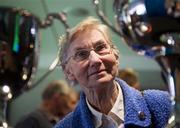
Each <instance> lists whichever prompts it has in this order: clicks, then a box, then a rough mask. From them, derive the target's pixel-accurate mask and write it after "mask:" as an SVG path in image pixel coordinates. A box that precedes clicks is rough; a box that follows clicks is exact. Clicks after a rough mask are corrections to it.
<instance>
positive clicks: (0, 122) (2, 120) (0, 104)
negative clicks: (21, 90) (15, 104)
mask: <svg viewBox="0 0 180 128" xmlns="http://www.w3.org/2000/svg"><path fill="white" fill-rule="evenodd" d="M0 110H1V113H0V127H1V128H8V123H7V100H2V99H1V100H0Z"/></svg>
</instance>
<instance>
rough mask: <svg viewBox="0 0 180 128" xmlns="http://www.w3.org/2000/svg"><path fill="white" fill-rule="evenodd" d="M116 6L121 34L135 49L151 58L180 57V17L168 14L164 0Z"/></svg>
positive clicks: (141, 1)
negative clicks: (173, 55) (172, 55)
mask: <svg viewBox="0 0 180 128" xmlns="http://www.w3.org/2000/svg"><path fill="white" fill-rule="evenodd" d="M117 6H119V7H121V8H119V9H117V15H118V23H119V26H120V32H121V34H122V36H123V38H124V40H125V41H126V42H127V44H128V45H129V46H130V47H131V48H132V49H133V50H135V51H137V52H138V53H139V54H141V55H145V56H148V57H156V56H159V55H170V54H180V34H179V32H180V16H177V17H175V16H174V15H175V14H174V13H173V14H171V13H168V7H169V6H170V5H169V6H168V5H167V7H166V1H165V0H132V1H131V2H129V1H127V2H124V3H121V4H120V5H116V8H118V7H117ZM169 8H170V7H169ZM176 15H177V14H176Z"/></svg>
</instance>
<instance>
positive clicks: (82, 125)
mask: <svg viewBox="0 0 180 128" xmlns="http://www.w3.org/2000/svg"><path fill="white" fill-rule="evenodd" d="M73 127H75V128H94V124H93V120H92V114H91V112H90V111H89V109H88V106H87V104H86V98H85V94H84V93H81V97H80V101H79V104H78V106H77V108H76V110H75V111H74V114H73Z"/></svg>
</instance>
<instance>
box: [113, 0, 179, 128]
mask: <svg viewBox="0 0 180 128" xmlns="http://www.w3.org/2000/svg"><path fill="white" fill-rule="evenodd" d="M114 9H115V11H116V14H117V21H118V24H119V30H120V35H121V37H123V39H124V40H125V42H126V43H127V44H128V45H129V46H130V47H131V48H132V49H133V50H134V51H136V52H137V53H138V54H140V55H144V56H147V57H150V58H153V59H155V60H156V61H157V62H158V63H159V65H160V66H161V69H162V76H163V79H164V81H165V83H166V85H167V86H168V90H169V93H170V95H171V100H172V106H173V108H174V112H173V115H172V117H171V119H170V120H169V123H170V124H171V126H172V127H178V128H179V127H180V1H179V0H131V1H129V0H115V1H114Z"/></svg>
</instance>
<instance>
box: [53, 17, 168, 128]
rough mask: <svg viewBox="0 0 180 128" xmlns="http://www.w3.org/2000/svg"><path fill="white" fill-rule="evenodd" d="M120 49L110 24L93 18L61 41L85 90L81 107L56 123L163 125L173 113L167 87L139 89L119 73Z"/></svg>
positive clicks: (72, 127) (100, 127)
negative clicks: (142, 90)
mask: <svg viewBox="0 0 180 128" xmlns="http://www.w3.org/2000/svg"><path fill="white" fill-rule="evenodd" d="M118 53H119V52H118V49H117V48H116V47H115V46H114V44H113V43H112V40H111V37H110V36H109V32H108V28H107V26H105V25H103V24H101V23H99V21H98V20H96V19H94V18H92V17H89V18H87V19H85V20H84V21H82V22H81V23H80V24H79V25H77V26H76V27H75V28H73V29H71V30H70V35H69V37H68V38H64V39H63V40H62V42H61V50H60V61H61V66H62V69H63V71H64V73H65V76H66V77H67V80H68V81H69V82H71V83H76V84H79V85H80V87H81V89H82V93H81V97H80V101H79V104H78V105H77V107H76V109H75V110H74V111H73V112H72V113H70V114H68V115H67V116H66V117H65V118H64V119H63V120H62V121H60V122H59V123H58V124H57V125H56V126H55V128H123V127H125V128H132V127H133V128H134V127H137V128H149V127H156V128H163V127H165V125H166V124H167V121H168V118H169V116H170V110H171V102H170V98H169V95H168V93H167V92H163V91H158V90H147V91H144V92H143V93H142V92H139V91H138V90H135V89H134V88H132V87H130V86H128V85H127V84H126V83H125V82H124V81H122V80H121V79H118V78H116V75H117V72H118V67H119V66H118V65H119V60H118V59H119V55H118Z"/></svg>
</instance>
